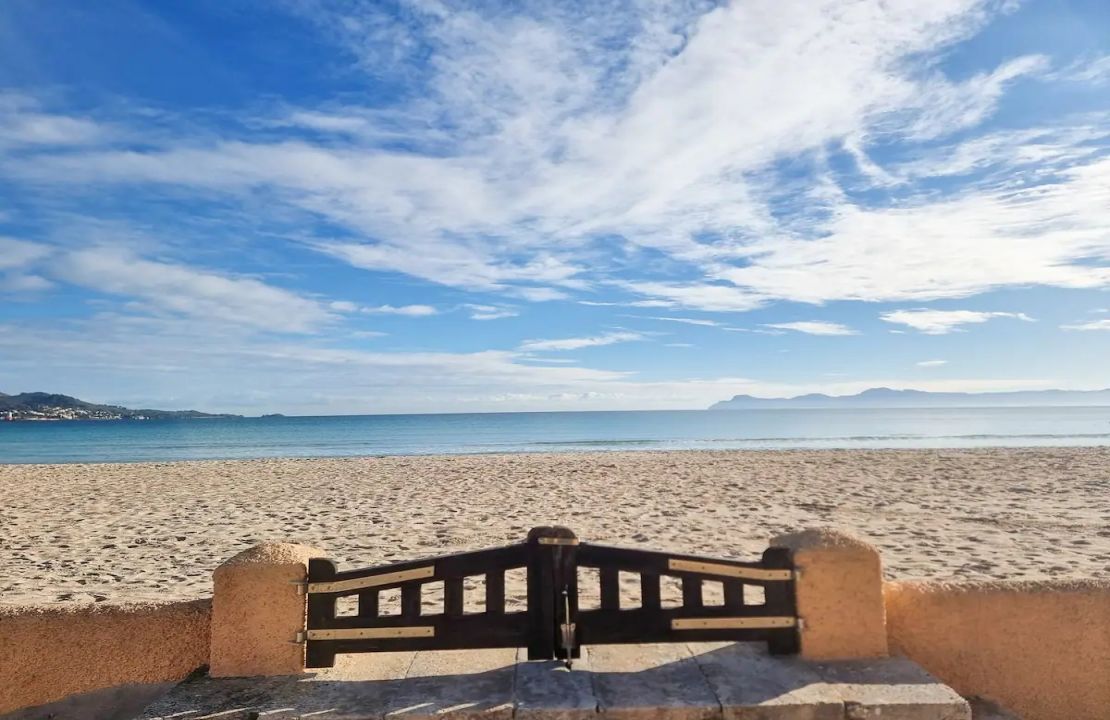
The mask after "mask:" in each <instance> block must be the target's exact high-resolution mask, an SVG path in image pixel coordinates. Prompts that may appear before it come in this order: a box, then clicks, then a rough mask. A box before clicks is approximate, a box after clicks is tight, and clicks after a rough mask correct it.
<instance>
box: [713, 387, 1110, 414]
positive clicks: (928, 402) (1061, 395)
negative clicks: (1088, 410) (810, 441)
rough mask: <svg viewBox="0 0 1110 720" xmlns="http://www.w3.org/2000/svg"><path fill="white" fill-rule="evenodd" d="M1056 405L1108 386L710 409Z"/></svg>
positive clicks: (757, 402)
mask: <svg viewBox="0 0 1110 720" xmlns="http://www.w3.org/2000/svg"><path fill="white" fill-rule="evenodd" d="M1037 406H1042V407H1052V406H1110V389H1108V390H1022V391H1018V392H991V393H958V392H926V391H924V390H892V389H891V388H871V389H870V390H864V391H863V392H861V393H857V394H855V395H822V394H821V393H812V394H810V395H799V396H797V397H792V398H758V397H753V396H751V395H736V396H735V397H733V398H732V399H731V400H722V401H721V402H719V403H714V404H713V405H712V406H711V407H710V408H709V409H710V410H754V409H776V408H783V409H786V408H814V409H815V408H930V407H1037Z"/></svg>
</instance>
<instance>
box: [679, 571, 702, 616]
mask: <svg viewBox="0 0 1110 720" xmlns="http://www.w3.org/2000/svg"><path fill="white" fill-rule="evenodd" d="M701 582H702V581H701V578H699V577H683V578H682V607H684V608H700V607H701V606H702V604H703V603H702V599H701Z"/></svg>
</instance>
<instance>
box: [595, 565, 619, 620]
mask: <svg viewBox="0 0 1110 720" xmlns="http://www.w3.org/2000/svg"><path fill="white" fill-rule="evenodd" d="M600 578H601V588H600V590H601V608H602V609H603V610H619V609H620V606H621V586H620V574H619V572H618V571H617V569H616V568H602V569H601V571H600Z"/></svg>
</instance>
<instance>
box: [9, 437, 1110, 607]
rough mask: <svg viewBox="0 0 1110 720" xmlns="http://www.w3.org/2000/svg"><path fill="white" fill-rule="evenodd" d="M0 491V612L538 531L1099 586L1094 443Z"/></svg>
mask: <svg viewBox="0 0 1110 720" xmlns="http://www.w3.org/2000/svg"><path fill="white" fill-rule="evenodd" d="M0 494H2V496H3V498H4V513H3V518H2V520H0V553H2V557H3V561H2V563H0V601H2V602H4V603H31V602H89V601H117V600H130V599H138V598H143V599H164V600H171V599H187V598H195V597H202V596H205V595H207V594H208V593H209V592H210V583H211V573H212V570H213V569H214V568H215V567H216V566H217V565H218V564H219V563H220V562H221V561H223V560H224V559H226V558H228V557H230V556H231V555H233V554H235V553H237V552H239V551H240V550H243V549H245V548H247V547H250V546H251V545H253V544H255V543H257V542H260V541H263V540H284V541H293V542H300V543H305V544H309V545H314V546H317V547H320V548H323V549H325V550H327V551H328V554H329V556H330V557H332V558H333V559H335V560H336V561H338V562H339V563H340V567H341V568H351V567H362V566H368V565H375V564H381V563H386V562H390V561H399V560H403V559H410V558H418V557H423V556H428V555H436V554H441V553H446V552H453V551H458V550H462V549H471V548H481V547H485V546H494V545H501V544H505V543H508V542H515V541H518V540H521V539H523V537H524V535H525V533H526V532H527V530H528V529H529V528H530V527H532V526H534V525H543V524H555V523H557V524H564V525H567V526H569V527H571V528H573V529H574V530H575V531H576V532H577V533H578V535H579V537H580V538H582V539H584V540H590V541H595V542H604V543H608V544H623V545H629V546H644V547H649V548H653V549H670V550H675V551H685V552H694V553H705V554H708V555H715V556H726V557H736V558H739V559H745V558H749V557H752V558H754V556H755V555H756V554H757V553H758V552H760V551H761V550H762V549H763V548H764V547H765V546H766V544H767V540H768V539H769V538H770V537H772V536H774V535H776V534H778V533H782V532H786V531H790V530H793V529H797V528H803V527H813V526H827V525H832V526H836V527H839V528H842V529H846V530H849V531H852V532H855V533H858V534H860V535H862V536H864V537H866V538H868V539H870V540H871V541H872V542H874V543H875V544H876V545H878V546H879V547H880V548H881V550H882V553H883V558H884V561H885V563H886V574H887V575H888V576H889V577H892V578H925V577H931V578H949V577H960V578H1011V579H1037V578H1048V577H1053V578H1059V577H1106V576H1107V575H1108V574H1110V448H1086V449H1036V450H1033V449H1030V450H1003V449H989V450H960V451H957V450H940V451H934V450H918V451H782V452H779V451H773V452H772V451H765V452H638V453H590V454H551V455H472V456H436V457H382V458H350V459H328V460H251V461H213V462H180V463H136V464H98V465H5V466H0ZM509 590H510V592H513V591H514V588H509ZM515 590H516V591H517V592H519V591H520V588H515Z"/></svg>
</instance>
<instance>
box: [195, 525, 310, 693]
mask: <svg viewBox="0 0 1110 720" xmlns="http://www.w3.org/2000/svg"><path fill="white" fill-rule="evenodd" d="M321 556H322V553H321V552H320V551H319V550H316V549H315V548H311V547H307V546H304V545H292V544H288V543H263V544H261V545H256V546H255V547H253V548H250V549H249V550H244V551H243V552H241V553H239V554H238V555H236V556H235V557H233V558H231V559H230V560H228V561H227V562H225V563H224V564H223V565H220V566H219V567H218V568H216V572H215V573H213V575H212V580H213V584H214V586H215V588H214V592H213V597H212V640H211V645H210V648H209V658H208V665H209V674H210V675H211V676H212V677H243V676H254V675H291V674H296V673H300V672H303V671H304V645H303V644H297V643H295V642H294V640H295V638H296V635H297V631H299V630H303V629H304V622H305V602H306V601H305V597H306V596H305V595H304V593H303V591H301V590H300V588H298V587H297V585H296V584H295V583H299V582H304V581H305V579H306V578H307V577H308V560H309V558H313V557H321Z"/></svg>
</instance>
